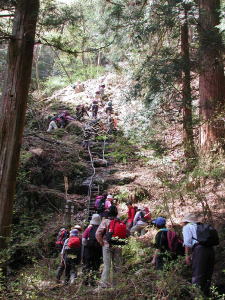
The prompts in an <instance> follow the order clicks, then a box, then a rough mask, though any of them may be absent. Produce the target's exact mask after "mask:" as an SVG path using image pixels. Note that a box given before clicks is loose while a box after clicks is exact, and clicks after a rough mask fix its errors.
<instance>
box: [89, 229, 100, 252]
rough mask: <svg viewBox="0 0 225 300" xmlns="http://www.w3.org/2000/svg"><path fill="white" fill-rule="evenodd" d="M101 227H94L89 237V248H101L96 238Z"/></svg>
mask: <svg viewBox="0 0 225 300" xmlns="http://www.w3.org/2000/svg"><path fill="white" fill-rule="evenodd" d="M98 226H99V225H92V228H91V230H90V231H89V236H88V239H87V247H90V248H93V247H101V245H100V244H99V243H98V241H97V240H96V237H95V233H96V231H97V229H98Z"/></svg>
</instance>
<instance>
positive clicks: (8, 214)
mask: <svg viewBox="0 0 225 300" xmlns="http://www.w3.org/2000/svg"><path fill="white" fill-rule="evenodd" d="M38 10H39V0H18V1H17V7H16V11H15V17H14V24H13V32H12V38H11V40H10V43H9V49H8V70H7V74H6V81H5V87H4V91H3V96H2V99H1V107H0V195H1V198H0V249H4V248H6V246H7V238H8V237H9V235H10V228H11V220H12V210H13V198H14V193H15V185H16V173H17V169H18V164H19V154H20V146H21V143H22V134H23V128H24V121H25V112H26V105H27V97H28V90H29V84H30V79H31V69H32V58H33V48H34V38H35V30H36V22H37V16H38Z"/></svg>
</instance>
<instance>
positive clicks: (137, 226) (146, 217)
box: [130, 207, 151, 235]
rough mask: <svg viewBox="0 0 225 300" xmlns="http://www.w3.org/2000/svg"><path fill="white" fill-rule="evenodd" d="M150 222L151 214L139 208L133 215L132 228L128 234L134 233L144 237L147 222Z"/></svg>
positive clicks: (147, 210) (146, 209) (145, 209)
mask: <svg viewBox="0 0 225 300" xmlns="http://www.w3.org/2000/svg"><path fill="white" fill-rule="evenodd" d="M150 220H151V214H150V212H149V209H148V208H146V207H145V208H139V209H138V211H137V212H136V214H135V217H134V220H133V226H132V227H131V230H130V233H131V235H134V234H135V232H137V233H138V235H144V234H145V233H146V230H145V228H146V227H147V226H148V221H150Z"/></svg>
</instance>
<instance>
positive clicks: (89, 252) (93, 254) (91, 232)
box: [82, 214, 102, 285]
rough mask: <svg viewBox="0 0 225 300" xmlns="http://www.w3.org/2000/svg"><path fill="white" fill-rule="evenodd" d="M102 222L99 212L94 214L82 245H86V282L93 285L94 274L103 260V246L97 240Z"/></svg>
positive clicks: (84, 259)
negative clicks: (97, 232)
mask: <svg viewBox="0 0 225 300" xmlns="http://www.w3.org/2000/svg"><path fill="white" fill-rule="evenodd" d="M100 223H101V217H100V216H99V214H93V215H92V218H91V221H90V225H89V226H88V227H87V228H86V229H85V231H84V233H83V235H82V245H83V246H84V252H83V263H84V268H83V271H84V274H85V276H84V277H85V279H84V284H86V285H88V284H90V285H93V284H94V277H95V276H94V275H95V273H97V272H98V271H99V268H100V265H101V262H102V247H101V245H100V244H99V243H98V241H97V240H96V237H95V234H96V231H97V229H98V227H99V225H100Z"/></svg>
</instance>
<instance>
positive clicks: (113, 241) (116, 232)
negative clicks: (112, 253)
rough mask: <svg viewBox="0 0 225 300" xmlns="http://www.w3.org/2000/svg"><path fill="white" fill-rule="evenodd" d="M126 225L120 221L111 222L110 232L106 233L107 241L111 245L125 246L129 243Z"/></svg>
mask: <svg viewBox="0 0 225 300" xmlns="http://www.w3.org/2000/svg"><path fill="white" fill-rule="evenodd" d="M126 237H127V228H126V224H125V223H124V222H122V221H120V220H119V219H114V220H111V221H110V223H109V230H108V232H107V233H106V240H107V242H108V243H109V244H110V245H125V244H126V243H127V239H126Z"/></svg>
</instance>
